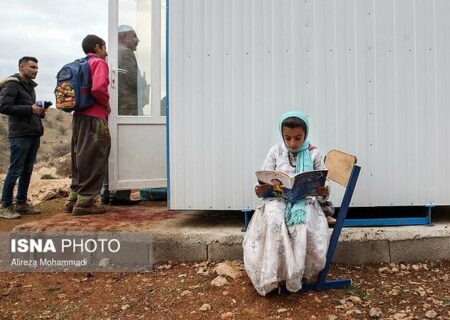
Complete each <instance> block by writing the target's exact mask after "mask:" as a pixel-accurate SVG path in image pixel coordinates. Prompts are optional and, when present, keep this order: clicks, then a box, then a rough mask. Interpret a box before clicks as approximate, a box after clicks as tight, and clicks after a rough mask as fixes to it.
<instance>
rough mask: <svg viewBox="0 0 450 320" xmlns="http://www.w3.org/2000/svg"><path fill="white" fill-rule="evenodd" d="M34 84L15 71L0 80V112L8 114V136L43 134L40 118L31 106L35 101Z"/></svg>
mask: <svg viewBox="0 0 450 320" xmlns="http://www.w3.org/2000/svg"><path fill="white" fill-rule="evenodd" d="M36 86H37V84H36V82H34V81H33V80H29V82H26V81H24V80H23V79H22V78H21V77H20V76H19V74H17V73H16V74H15V75H12V76H11V77H8V78H6V79H5V80H3V81H1V82H0V113H3V114H6V115H8V116H9V121H8V124H9V135H8V136H9V138H18V137H26V136H42V135H43V134H44V127H43V126H42V121H41V118H40V117H39V116H38V115H36V114H34V113H33V109H32V108H31V106H32V105H33V104H34V103H35V102H36V92H35V90H34V87H36Z"/></svg>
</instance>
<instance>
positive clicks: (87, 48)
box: [81, 34, 106, 54]
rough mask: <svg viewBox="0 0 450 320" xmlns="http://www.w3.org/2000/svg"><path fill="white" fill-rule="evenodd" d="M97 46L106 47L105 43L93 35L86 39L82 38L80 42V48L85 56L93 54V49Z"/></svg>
mask: <svg viewBox="0 0 450 320" xmlns="http://www.w3.org/2000/svg"><path fill="white" fill-rule="evenodd" d="M97 45H99V46H100V47H102V46H105V45H106V42H105V40H103V39H102V38H100V37H98V36H96V35H95V34H88V35H87V36H86V37H84V39H83V42H81V47H82V48H83V51H84V53H86V54H88V53H95V47H96V46H97Z"/></svg>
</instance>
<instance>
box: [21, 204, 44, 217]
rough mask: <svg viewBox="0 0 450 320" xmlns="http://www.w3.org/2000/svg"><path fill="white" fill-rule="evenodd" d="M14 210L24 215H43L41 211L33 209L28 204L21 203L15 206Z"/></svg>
mask: <svg viewBox="0 0 450 320" xmlns="http://www.w3.org/2000/svg"><path fill="white" fill-rule="evenodd" d="M14 210H16V211H17V212H18V213H20V214H23V215H34V214H40V213H41V210H39V209H36V208H35V207H33V206H32V205H31V204H29V203H28V202H26V203H21V204H16V205H15V206H14Z"/></svg>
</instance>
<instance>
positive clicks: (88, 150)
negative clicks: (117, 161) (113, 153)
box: [70, 115, 111, 199]
mask: <svg viewBox="0 0 450 320" xmlns="http://www.w3.org/2000/svg"><path fill="white" fill-rule="evenodd" d="M110 149H111V137H110V135H109V129H108V124H107V122H106V121H103V120H101V119H98V118H94V117H90V116H85V115H78V116H74V117H73V120H72V148H71V155H72V184H71V186H70V189H71V190H72V191H73V192H75V193H77V195H78V197H79V198H80V196H82V197H83V198H90V199H92V198H94V197H95V196H96V195H97V194H99V192H100V189H101V187H102V184H103V179H104V178H105V173H106V172H105V168H106V166H107V163H108V156H109V151H110Z"/></svg>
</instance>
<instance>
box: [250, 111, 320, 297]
mask: <svg viewBox="0 0 450 320" xmlns="http://www.w3.org/2000/svg"><path fill="white" fill-rule="evenodd" d="M280 132H281V136H282V140H283V143H281V144H277V145H275V146H273V147H272V148H271V149H270V150H269V153H268V154H267V156H266V159H265V161H264V164H263V166H262V170H279V171H284V172H286V173H290V174H292V173H299V172H304V171H311V170H320V169H326V168H325V164H324V161H323V156H322V155H321V153H320V152H319V149H318V148H316V147H314V146H312V145H311V144H310V143H309V141H308V139H307V138H308V133H309V127H308V119H307V117H306V116H305V115H304V114H302V113H300V112H287V113H285V114H283V115H282V117H281V119H280ZM274 183H275V184H277V183H279V182H276V181H273V183H272V184H274ZM270 188H273V185H270V184H258V185H256V187H255V192H256V195H257V196H258V197H259V198H261V200H260V202H259V204H258V206H257V208H256V210H255V213H254V215H253V217H252V219H251V221H250V224H249V226H248V229H247V232H246V234H245V237H244V242H243V248H244V264H245V269H246V271H247V274H248V276H249V278H250V280H251V281H252V283H253V286H254V287H255V289H256V291H257V292H258V293H259V294H261V295H263V296H265V295H266V294H267V293H268V292H270V291H272V290H274V289H276V288H277V287H279V286H280V285H286V288H287V290H289V291H291V292H297V291H299V290H300V289H301V288H302V282H303V281H304V279H306V280H308V281H310V280H313V279H314V278H315V277H316V276H317V274H318V273H319V272H320V271H321V270H322V269H323V268H324V266H325V261H326V253H327V248H328V235H327V229H328V224H327V220H326V218H325V216H324V213H323V211H322V209H321V207H320V205H319V203H318V198H320V197H321V198H327V197H328V195H329V188H328V187H327V186H325V187H320V188H318V189H317V194H318V195H319V196H318V197H317V196H308V197H305V198H303V199H300V200H298V201H296V202H295V203H289V202H287V201H286V200H284V199H283V198H264V199H263V198H262V196H263V195H264V194H265V193H267V191H268V190H269V189H270Z"/></svg>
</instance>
